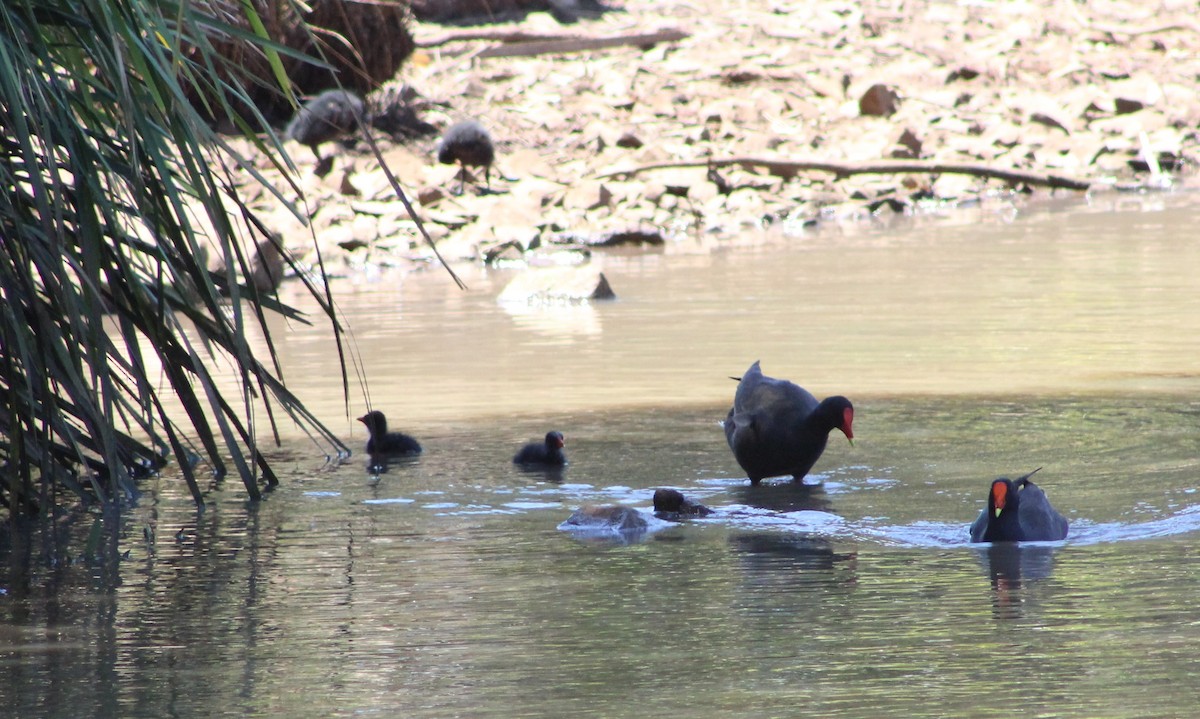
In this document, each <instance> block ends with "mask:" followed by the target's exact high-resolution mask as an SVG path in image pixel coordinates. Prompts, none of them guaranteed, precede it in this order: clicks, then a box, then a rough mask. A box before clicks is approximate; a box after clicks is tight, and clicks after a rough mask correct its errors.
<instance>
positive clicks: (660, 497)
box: [654, 488, 712, 521]
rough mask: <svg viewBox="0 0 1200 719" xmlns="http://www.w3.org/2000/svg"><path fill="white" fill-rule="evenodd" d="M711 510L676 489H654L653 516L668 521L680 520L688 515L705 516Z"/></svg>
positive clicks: (710, 512)
mask: <svg viewBox="0 0 1200 719" xmlns="http://www.w3.org/2000/svg"><path fill="white" fill-rule="evenodd" d="M710 514H712V510H711V509H709V508H708V507H705V506H704V505H703V504H697V503H696V502H693V501H692V500H690V499H688V498H687V497H685V496H683V492H680V491H679V490H677V489H665V488H664V489H656V490H654V516H656V517H658V518H659V519H666V520H669V521H680V520H683V519H687V518H689V517H707V516H708V515H710Z"/></svg>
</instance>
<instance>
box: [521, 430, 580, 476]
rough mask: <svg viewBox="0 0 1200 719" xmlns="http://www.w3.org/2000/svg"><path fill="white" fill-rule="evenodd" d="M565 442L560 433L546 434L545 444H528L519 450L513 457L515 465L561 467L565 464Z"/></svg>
mask: <svg viewBox="0 0 1200 719" xmlns="http://www.w3.org/2000/svg"><path fill="white" fill-rule="evenodd" d="M565 444H566V441H565V440H564V439H563V436H562V432H553V431H551V432H547V433H546V441H545V442H530V443H529V444H527V445H525V446H524V447H522V448H521V451H519V452H517V454H516V456H514V457H513V462H514V463H515V464H524V465H530V464H546V465H552V466H555V467H561V466H562V465H564V464H566V463H567V455H566V453H565V452H563V446H564V445H565Z"/></svg>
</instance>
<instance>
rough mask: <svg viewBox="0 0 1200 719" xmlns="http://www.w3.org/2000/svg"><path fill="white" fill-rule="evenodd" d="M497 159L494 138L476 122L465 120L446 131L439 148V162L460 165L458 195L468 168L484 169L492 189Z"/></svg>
mask: <svg viewBox="0 0 1200 719" xmlns="http://www.w3.org/2000/svg"><path fill="white" fill-rule="evenodd" d="M495 159H496V148H495V146H494V145H493V144H492V136H491V135H489V134H488V131H487V130H486V129H485V128H484V127H483V125H480V124H479V123H478V122H476V121H474V120H464V121H462V122H460V123H458V124H456V125H453V126H451V127H450V129H449V130H446V134H445V135H442V142H441V145H439V146H438V162H440V163H442V164H444V165H453V164H454V163H456V162H457V163H458V164H459V165H460V166H461V170H460V171H459V175H458V194H460V195H461V194H462V191H463V185H464V184H465V182H466V177H467V168H468V167H482V168H483V177H484V179H485V180H486V181H487V187H488V189H489V190H490V189H491V187H492V178H491V169H492V162H493V161H494V160H495Z"/></svg>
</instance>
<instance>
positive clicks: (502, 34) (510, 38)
mask: <svg viewBox="0 0 1200 719" xmlns="http://www.w3.org/2000/svg"><path fill="white" fill-rule="evenodd" d="M577 37H578V35H546V34H536V33H530V32H524V31H521V30H463V31H461V32H451V33H446V34H444V35H439V36H437V37H431V38H424V39H422V38H417V40H416V43H415V44H416V46H417V47H441V46H442V45H449V44H450V43H452V42H478V41H483V42H499V43H509V44H512V43H523V42H548V41H561V40H571V39H573V38H577Z"/></svg>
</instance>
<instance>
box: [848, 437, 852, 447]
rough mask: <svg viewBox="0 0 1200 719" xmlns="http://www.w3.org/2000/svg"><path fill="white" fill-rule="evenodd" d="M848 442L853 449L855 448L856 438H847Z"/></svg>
mask: <svg viewBox="0 0 1200 719" xmlns="http://www.w3.org/2000/svg"><path fill="white" fill-rule="evenodd" d="M846 441H847V442H849V443H850V446H851V447H853V446H854V438H853V437H847V438H846Z"/></svg>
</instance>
